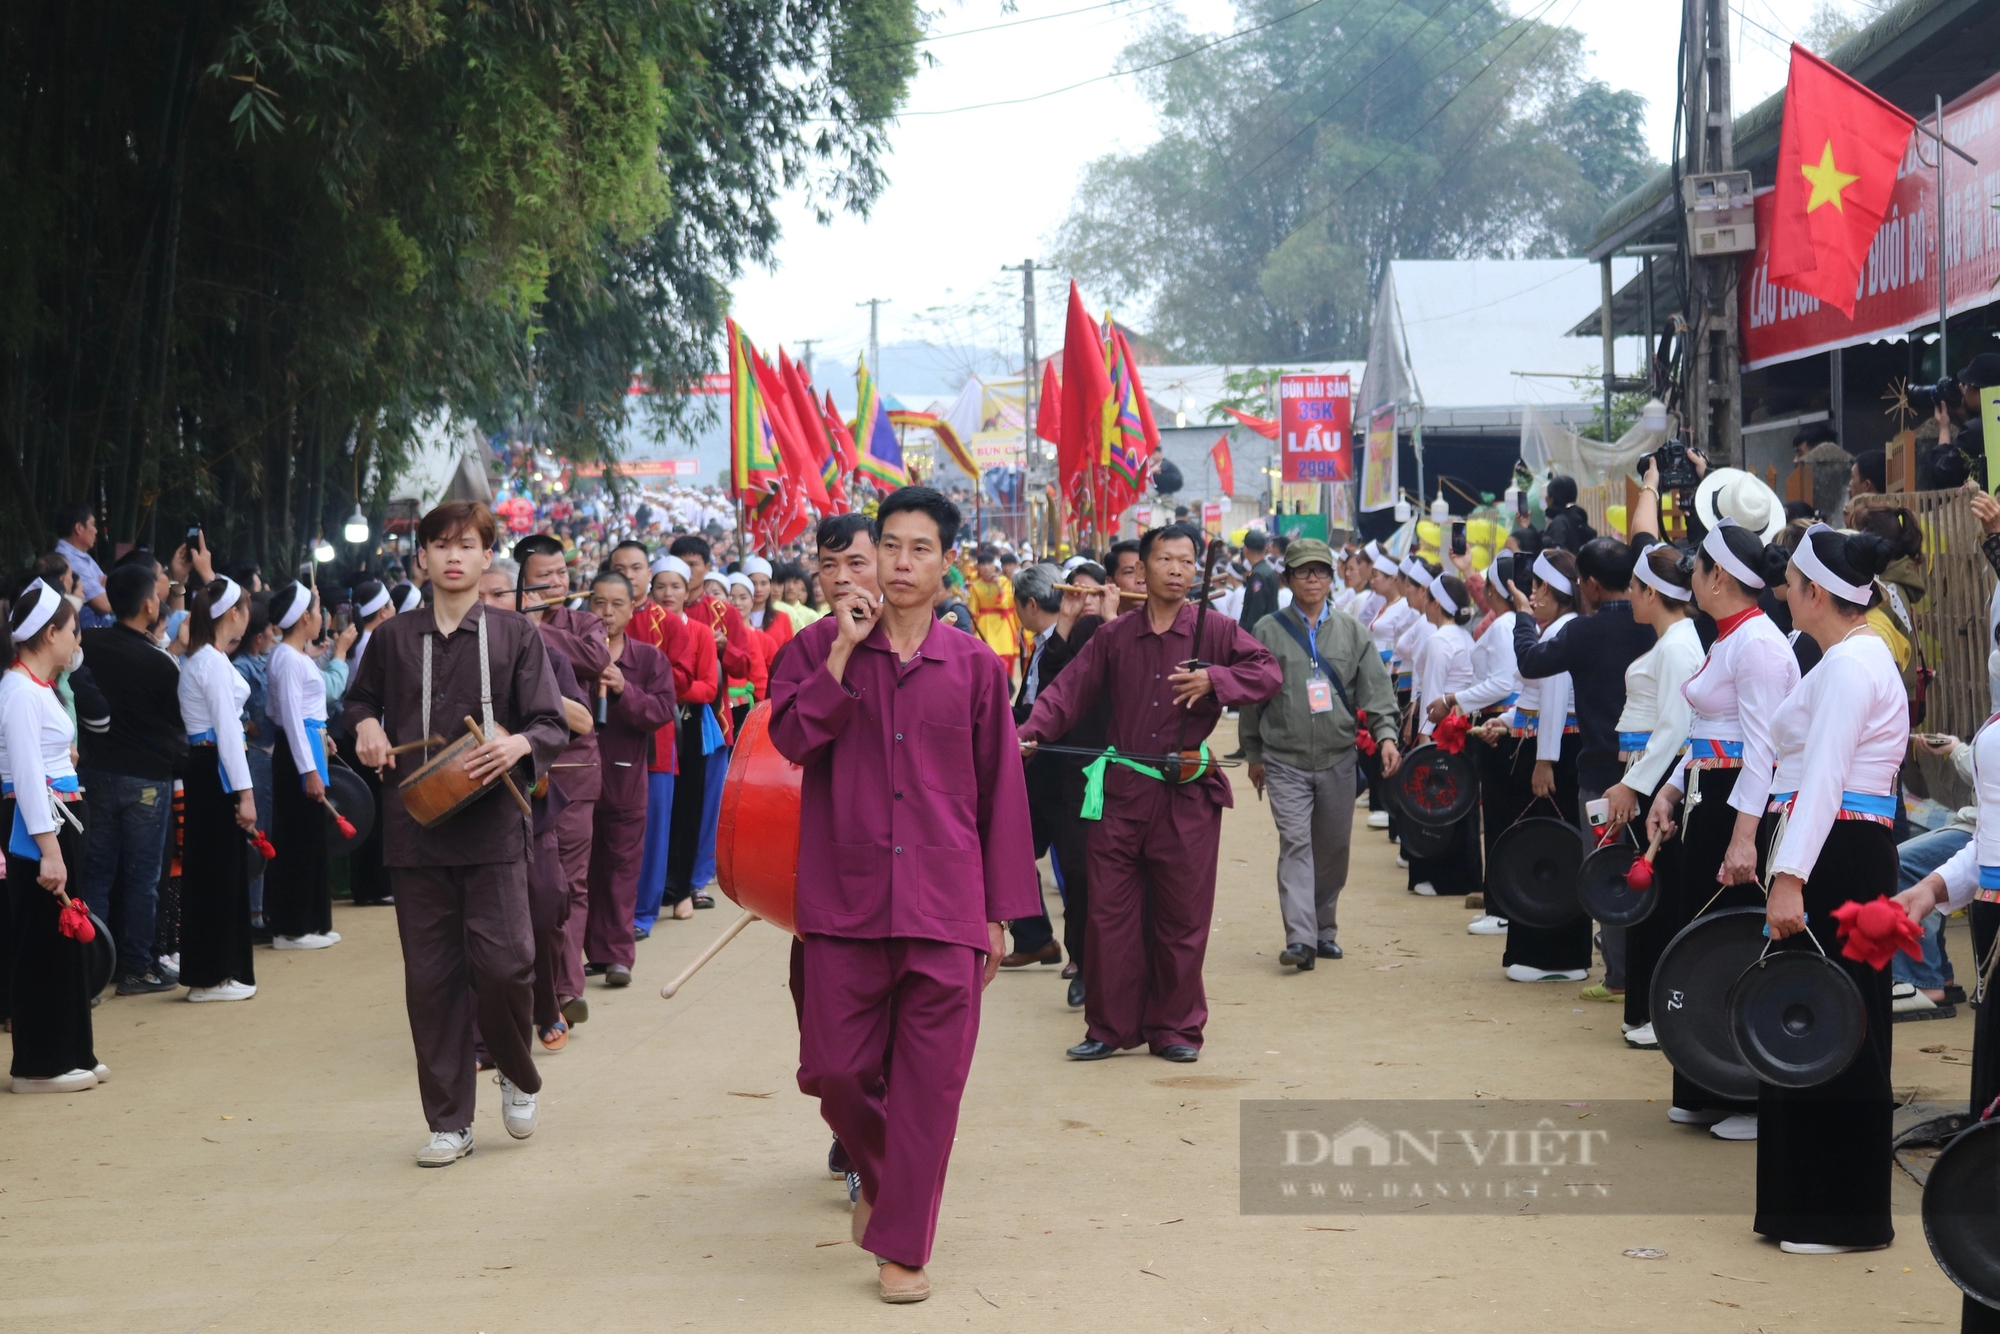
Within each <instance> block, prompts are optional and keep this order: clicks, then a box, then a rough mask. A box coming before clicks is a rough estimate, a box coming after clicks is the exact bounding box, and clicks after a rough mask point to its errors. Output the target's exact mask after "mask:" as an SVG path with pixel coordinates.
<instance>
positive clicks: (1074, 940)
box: [1007, 755, 1094, 967]
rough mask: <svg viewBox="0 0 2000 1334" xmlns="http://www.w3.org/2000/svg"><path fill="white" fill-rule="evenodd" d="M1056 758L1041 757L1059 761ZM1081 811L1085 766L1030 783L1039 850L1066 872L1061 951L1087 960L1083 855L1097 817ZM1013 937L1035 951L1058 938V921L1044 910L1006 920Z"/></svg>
mask: <svg viewBox="0 0 2000 1334" xmlns="http://www.w3.org/2000/svg"><path fill="white" fill-rule="evenodd" d="M1057 762H1058V760H1057V757H1055V756H1053V755H1052V756H1049V757H1048V758H1047V759H1044V760H1038V761H1036V763H1038V764H1055V763H1057ZM1082 810H1083V771H1082V770H1081V769H1078V768H1076V767H1075V766H1074V765H1070V764H1067V763H1065V764H1064V765H1063V769H1062V772H1061V775H1060V777H1059V778H1058V779H1057V780H1056V781H1053V782H1049V781H1043V782H1037V781H1035V780H1034V779H1033V778H1031V779H1030V781H1029V783H1028V815H1029V819H1030V822H1031V823H1032V825H1033V827H1034V833H1035V853H1036V855H1037V856H1040V855H1041V854H1042V853H1049V854H1051V856H1052V859H1053V860H1054V861H1055V863H1056V865H1057V866H1058V867H1060V868H1061V873H1062V899H1063V952H1064V953H1065V954H1067V955H1069V958H1070V962H1071V963H1074V964H1077V965H1078V966H1079V967H1080V966H1082V964H1083V937H1084V927H1085V922H1086V919H1087V917H1088V915H1089V906H1090V870H1089V866H1088V862H1087V859H1086V857H1085V854H1084V849H1085V845H1086V843H1085V841H1086V839H1087V838H1088V836H1089V832H1090V826H1091V824H1092V823H1094V822H1093V821H1090V820H1086V819H1084V818H1083V816H1082V814H1081V813H1080V812H1081V811H1082ZM1007 927H1008V930H1009V931H1010V932H1011V933H1012V934H1013V937H1014V949H1015V950H1016V952H1019V953H1033V952H1034V951H1036V950H1039V949H1041V948H1042V947H1043V946H1045V945H1047V944H1048V943H1049V942H1051V941H1053V940H1054V939H1055V926H1054V924H1053V923H1051V922H1050V921H1049V916H1048V914H1047V913H1046V912H1043V913H1041V914H1039V915H1038V916H1035V917H1022V918H1019V919H1017V920H1015V921H1013V922H1009V923H1008V924H1007Z"/></svg>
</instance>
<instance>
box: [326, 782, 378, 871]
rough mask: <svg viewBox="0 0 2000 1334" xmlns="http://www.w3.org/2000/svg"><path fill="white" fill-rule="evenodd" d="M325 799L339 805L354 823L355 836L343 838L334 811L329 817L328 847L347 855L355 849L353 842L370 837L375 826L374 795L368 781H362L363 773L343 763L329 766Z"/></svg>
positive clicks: (330, 850)
mask: <svg viewBox="0 0 2000 1334" xmlns="http://www.w3.org/2000/svg"><path fill="white" fill-rule="evenodd" d="M326 798H327V800H328V801H330V802H332V803H333V804H334V805H335V806H338V807H339V808H340V813H341V814H342V815H344V816H346V817H347V822H348V823H349V824H351V825H353V826H354V837H353V838H342V837H341V836H340V826H339V825H337V824H335V823H334V820H333V813H332V812H331V811H329V812H327V817H326V839H327V844H326V850H327V851H328V852H329V853H331V854H332V855H333V856H336V857H340V856H344V855H346V854H347V853H349V852H352V851H353V850H354V845H355V844H357V843H359V842H361V840H363V839H365V838H367V837H368V831H369V830H371V829H373V828H374V827H375V794H374V793H372V792H370V791H369V790H368V784H366V783H364V782H363V781H361V775H360V774H358V773H355V772H354V770H352V769H349V768H347V767H346V766H345V765H341V764H331V765H328V766H327V781H326Z"/></svg>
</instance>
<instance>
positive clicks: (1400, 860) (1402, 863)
mask: <svg viewBox="0 0 2000 1334" xmlns="http://www.w3.org/2000/svg"><path fill="white" fill-rule="evenodd" d="M1396 869H1397V870H1399V871H1407V870H1409V869H1410V859H1409V858H1408V857H1405V856H1404V855H1403V854H1402V853H1401V852H1400V851H1399V852H1397V854H1396Z"/></svg>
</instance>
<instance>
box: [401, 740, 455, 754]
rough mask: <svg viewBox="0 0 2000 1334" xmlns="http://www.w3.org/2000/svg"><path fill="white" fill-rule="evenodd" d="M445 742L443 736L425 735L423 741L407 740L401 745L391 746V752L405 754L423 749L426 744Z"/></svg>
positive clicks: (435, 744) (432, 744)
mask: <svg viewBox="0 0 2000 1334" xmlns="http://www.w3.org/2000/svg"><path fill="white" fill-rule="evenodd" d="M443 744H444V738H443V737H441V736H432V737H425V738H424V739H423V740H422V741H405V742H404V743H403V744H402V745H400V746H391V747H389V753H390V754H391V755H403V754H407V753H408V752H410V751H413V750H422V749H423V748H424V747H426V746H442V745H443Z"/></svg>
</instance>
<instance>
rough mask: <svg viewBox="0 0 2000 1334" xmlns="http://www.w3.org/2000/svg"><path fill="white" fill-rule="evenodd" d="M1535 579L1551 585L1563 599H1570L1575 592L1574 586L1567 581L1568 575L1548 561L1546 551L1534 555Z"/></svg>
mask: <svg viewBox="0 0 2000 1334" xmlns="http://www.w3.org/2000/svg"><path fill="white" fill-rule="evenodd" d="M1535 578H1537V579H1539V580H1541V581H1542V582H1543V583H1545V584H1549V585H1551V586H1552V587H1554V588H1555V589H1556V591H1557V592H1559V593H1561V594H1562V595H1563V596H1564V597H1570V596H1572V595H1573V594H1575V592H1576V585H1575V584H1573V583H1571V582H1570V581H1569V576H1568V575H1566V574H1564V573H1563V572H1562V571H1561V570H1558V569H1557V568H1556V563H1555V562H1554V561H1552V560H1550V559H1549V553H1548V552H1546V551H1537V552H1536V553H1535Z"/></svg>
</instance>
